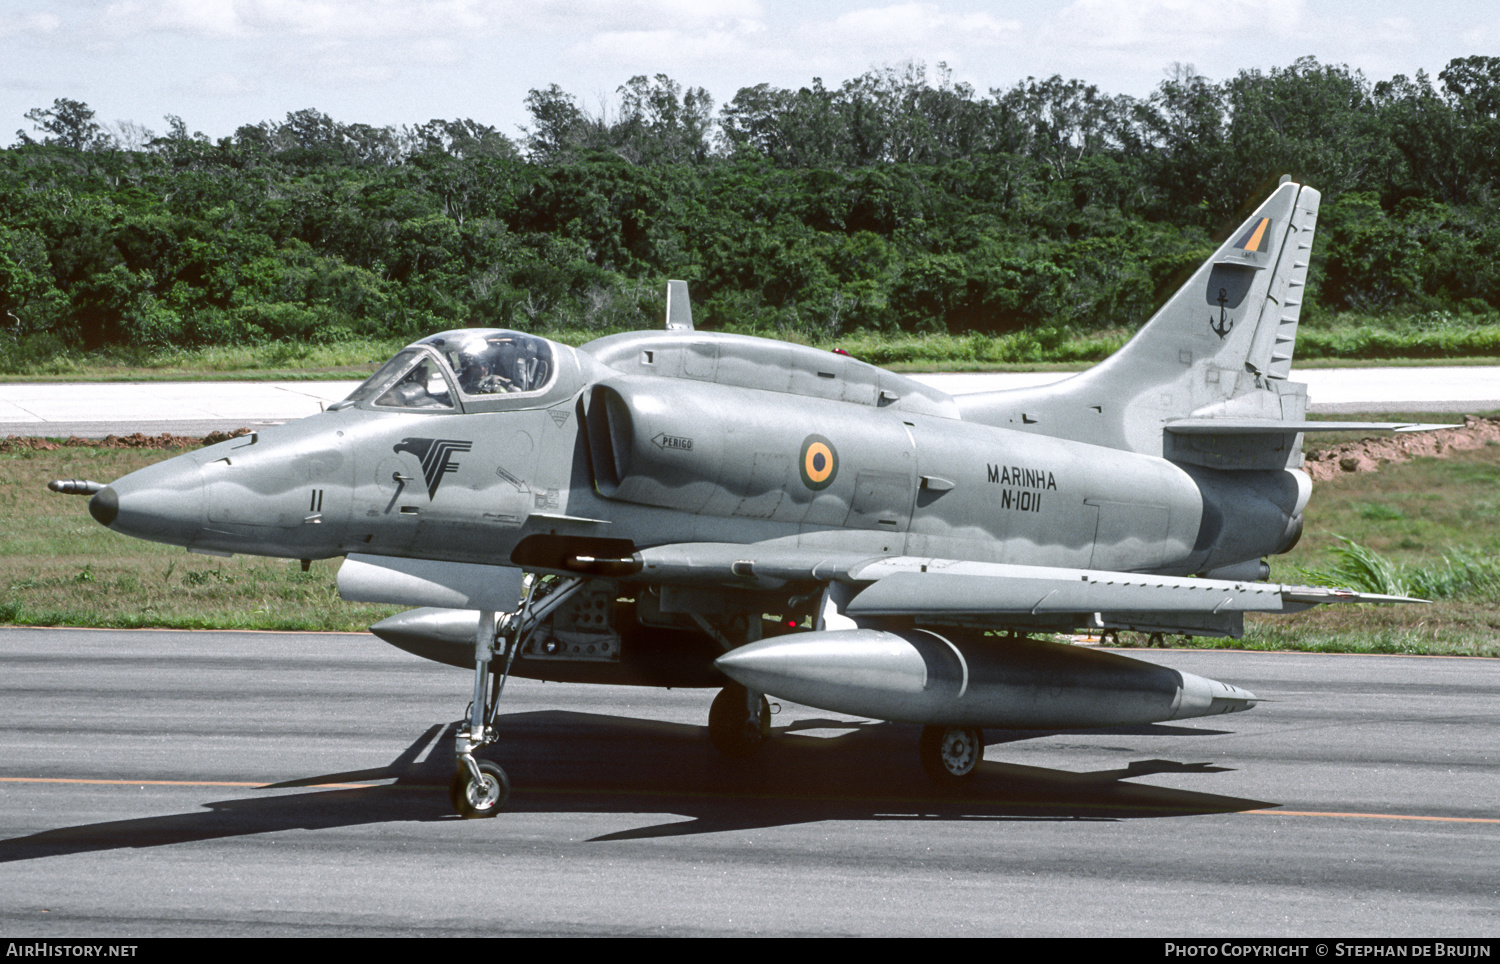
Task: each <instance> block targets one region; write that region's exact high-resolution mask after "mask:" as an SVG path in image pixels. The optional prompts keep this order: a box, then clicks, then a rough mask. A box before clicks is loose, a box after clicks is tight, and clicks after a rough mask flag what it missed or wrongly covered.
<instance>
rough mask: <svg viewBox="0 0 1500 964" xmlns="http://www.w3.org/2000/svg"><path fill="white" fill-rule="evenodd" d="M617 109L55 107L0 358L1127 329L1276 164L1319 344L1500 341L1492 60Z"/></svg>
mask: <svg viewBox="0 0 1500 964" xmlns="http://www.w3.org/2000/svg"><path fill="white" fill-rule="evenodd" d="M618 93H619V104H618V108H617V109H616V110H615V111H614V112H613V114H611V115H609V116H604V115H598V114H592V113H590V112H589V111H587V110H585V109H584V108H582V107H581V106H580V105H579V104H578V103H577V101H575V100H574V99H573V98H572V97H570V96H569V95H568V94H566V93H565V92H563V91H562V90H561V89H560V88H558V87H557V86H556V85H553V86H551V87H548V88H546V89H538V90H533V91H531V93H530V94H529V96H528V97H527V99H526V106H527V108H528V110H529V111H530V114H531V118H532V123H531V124H529V125H528V126H527V127H526V128H525V129H523V131H522V136H520V137H519V138H518V139H516V140H512V139H511V138H508V137H506V136H505V135H504V134H502V133H501V132H499V131H496V130H495V129H493V128H491V127H488V126H485V125H483V124H481V123H478V122H476V121H473V120H468V119H460V120H451V121H447V120H433V121H430V122H428V123H426V124H420V125H416V126H412V127H403V128H373V127H369V126H366V125H360V124H342V123H339V122H337V121H335V120H333V119H332V118H329V117H327V116H325V115H323V114H321V113H319V112H317V111H315V110H304V111H298V112H295V113H293V114H290V115H288V116H287V118H286V120H285V121H281V122H270V121H268V122H263V123H259V124H254V125H247V126H244V127H241V128H240V129H239V130H237V131H236V132H235V134H234V135H233V136H231V137H226V138H223V139H220V140H217V141H211V140H210V139H208V138H206V137H204V136H203V135H201V134H192V133H189V131H188V128H187V126H186V125H185V124H184V122H183V121H182V120H181V119H179V118H177V117H173V116H170V115H169V116H168V117H167V118H166V120H167V128H168V129H167V131H166V133H165V134H162V135H157V134H156V133H154V132H152V131H149V130H146V129H145V128H143V127H141V126H140V125H138V124H134V123H121V124H117V125H114V126H113V127H105V126H104V125H102V124H100V123H98V122H96V121H95V119H94V115H93V112H92V111H91V110H90V109H89V108H88V107H87V105H85V104H82V103H79V102H77V101H72V100H66V99H59V100H57V101H55V102H54V103H53V105H52V106H51V107H50V108H38V109H36V110H33V111H30V112H28V114H27V115H26V118H27V120H29V121H30V122H31V131H30V132H27V131H21V132H18V143H17V144H15V145H14V146H12V147H10V148H8V149H6V150H4V151H0V312H3V315H0V322H3V324H4V328H3V330H4V332H5V335H4V336H3V338H0V345H3V344H5V341H6V340H8V341H9V342H10V344H11V345H12V346H14V347H12V348H11V349H9V350H11V351H20V350H23V349H24V350H26V351H28V352H35V351H38V350H53V349H64V348H73V349H76V348H86V349H95V348H101V347H107V346H112V345H126V346H141V347H152V346H166V345H178V346H190V345H213V344H235V343H248V342H258V341H266V340H275V339H279V340H296V341H337V340H339V339H343V338H348V337H352V336H382V337H384V336H415V335H418V334H421V333H425V332H428V331H432V330H437V329H441V328H448V327H454V326H461V325H505V326H513V327H520V328H525V329H529V330H557V329H583V330H592V331H603V330H607V329H610V328H619V327H640V326H647V325H654V324H657V323H658V318H659V314H660V310H661V301H662V292H661V284H662V282H663V281H664V280H665V279H666V278H668V277H679V278H687V279H689V280H690V282H691V283H692V291H693V297H694V302H695V316H696V318H697V320H698V321H699V324H700V325H703V326H708V327H731V328H735V329H737V330H749V331H768V332H778V333H783V334H786V333H796V334H800V335H801V336H803V337H809V338H828V337H832V336H835V335H837V334H838V333H840V332H846V331H852V330H854V329H869V330H874V331H880V332H886V333H894V332H897V331H918V332H940V331H948V332H953V333H965V332H979V333H1001V332H1013V331H1017V330H1020V329H1029V330H1032V331H1036V332H1039V333H1042V335H1043V336H1044V337H1057V333H1059V332H1073V333H1077V332H1090V331H1101V330H1107V329H1119V328H1128V327H1130V326H1133V325H1136V324H1139V323H1140V322H1141V321H1143V320H1144V319H1145V318H1146V317H1147V316H1148V315H1149V313H1150V311H1151V310H1152V307H1153V305H1154V304H1155V303H1156V301H1157V299H1158V298H1159V297H1160V296H1161V295H1162V294H1164V293H1165V290H1166V289H1167V288H1168V287H1169V286H1170V285H1171V284H1172V282H1173V281H1174V279H1177V278H1180V277H1181V275H1182V274H1183V273H1184V272H1185V271H1186V270H1188V269H1190V268H1192V267H1193V266H1195V265H1196V264H1197V263H1198V262H1199V261H1200V260H1201V259H1202V258H1203V257H1205V256H1206V255H1207V253H1208V251H1209V250H1210V247H1211V244H1212V240H1211V239H1212V237H1213V236H1214V235H1215V232H1217V231H1220V230H1223V229H1225V228H1227V227H1228V226H1229V224H1230V222H1231V220H1232V219H1233V218H1234V217H1235V215H1236V213H1237V212H1239V211H1241V210H1242V209H1243V208H1244V207H1245V206H1246V205H1247V204H1253V203H1258V202H1259V200H1260V199H1261V198H1262V197H1263V196H1264V194H1265V193H1267V192H1268V191H1269V190H1270V189H1271V188H1272V187H1274V185H1275V183H1276V179H1277V177H1278V176H1279V175H1281V174H1283V173H1287V174H1291V175H1292V176H1293V177H1295V178H1298V179H1299V180H1303V181H1305V182H1306V183H1308V184H1311V185H1313V186H1315V187H1317V188H1319V189H1320V190H1321V191H1322V192H1323V196H1324V207H1323V213H1322V218H1321V222H1320V230H1319V240H1318V244H1317V247H1316V251H1315V256H1314V265H1313V272H1312V277H1311V283H1310V286H1309V287H1310V289H1311V291H1310V293H1309V299H1308V301H1309V305H1310V312H1311V313H1312V318H1311V319H1310V320H1311V321H1313V322H1314V324H1316V323H1318V322H1319V321H1320V320H1322V321H1326V320H1327V319H1329V318H1331V317H1332V316H1333V315H1335V314H1336V313H1340V312H1353V313H1359V314H1361V315H1366V316H1370V315H1373V316H1384V317H1387V318H1389V317H1397V316H1399V317H1405V318H1414V319H1417V320H1418V321H1417V322H1416V323H1419V324H1426V323H1428V322H1427V320H1430V319H1437V321H1435V322H1432V323H1434V324H1439V323H1440V324H1442V325H1446V326H1448V327H1450V328H1451V327H1454V326H1458V327H1465V326H1488V325H1493V324H1496V323H1500V315H1497V309H1500V267H1497V264H1500V218H1497V216H1496V215H1497V205H1500V190H1497V189H1500V58H1496V57H1469V58H1464V59H1460V60H1454V61H1452V62H1451V63H1450V64H1448V66H1447V67H1446V68H1445V69H1444V70H1443V71H1441V72H1440V73H1439V74H1438V76H1437V78H1436V80H1435V81H1434V80H1433V79H1431V78H1428V77H1427V76H1425V75H1423V74H1420V73H1419V74H1418V75H1417V76H1416V77H1415V78H1407V77H1403V76H1397V77H1394V78H1392V79H1390V80H1385V81H1380V82H1378V83H1372V82H1370V81H1368V80H1367V79H1366V78H1364V77H1363V75H1361V74H1360V73H1359V72H1357V71H1352V70H1350V69H1349V68H1347V67H1343V66H1335V65H1327V64H1320V63H1318V62H1317V61H1315V60H1313V59H1311V58H1304V59H1302V60H1298V61H1296V62H1295V63H1293V64H1291V65H1290V66H1287V67H1284V68H1276V69H1273V70H1270V71H1269V72H1259V71H1242V72H1241V73H1239V74H1238V75H1236V76H1235V77H1233V78H1231V79H1228V80H1225V81H1223V82H1219V83H1215V82H1211V81H1209V80H1207V79H1205V78H1203V77H1200V76H1197V75H1196V74H1195V73H1194V72H1193V71H1192V70H1191V68H1177V69H1176V70H1175V71H1174V73H1173V75H1172V76H1171V77H1170V78H1169V79H1167V80H1165V81H1163V82H1162V83H1161V84H1160V85H1159V86H1158V88H1157V89H1156V91H1155V92H1154V93H1152V94H1151V95H1150V96H1149V97H1146V98H1132V97H1127V96H1108V95H1106V94H1104V93H1102V92H1100V91H1099V90H1097V89H1096V88H1095V87H1093V86H1090V85H1088V84H1086V83H1084V82H1082V81H1077V80H1063V79H1062V78H1060V77H1053V78H1050V79H1047V80H1036V79H1027V80H1026V81H1024V82H1022V83H1019V84H1017V85H1015V86H1014V87H1012V88H1009V89H1006V90H994V91H991V92H990V93H989V94H988V95H987V96H980V95H978V94H977V93H976V91H974V90H973V89H972V88H970V87H968V86H967V85H964V84H956V83H954V82H953V81H952V79H951V77H950V76H949V74H948V72H947V71H946V69H944V68H942V67H941V66H940V67H939V69H938V71H937V72H936V76H935V77H929V76H928V73H927V71H926V70H925V69H924V68H923V67H922V66H920V65H915V64H912V65H907V66H906V67H905V68H900V69H885V70H877V71H872V72H870V73H868V74H865V75H863V76H861V77H857V78H854V79H852V80H849V81H846V82H845V83H843V84H842V85H840V86H838V87H837V88H827V87H824V86H823V84H822V83H821V82H820V81H814V82H813V84H812V85H811V86H809V87H806V88H802V89H800V90H795V91H794V90H786V89H779V88H775V87H771V86H769V85H765V84H762V85H759V86H756V87H749V88H745V89H742V90H740V91H739V92H738V93H737V94H736V95H735V96H734V98H733V99H731V100H730V101H729V102H728V103H725V104H723V105H722V106H718V107H716V105H715V102H714V100H713V98H712V97H711V96H710V95H709V94H708V92H706V91H704V90H702V89H701V88H687V89H684V88H683V87H682V86H681V85H679V84H678V83H676V82H675V81H673V80H671V79H670V78H667V77H665V76H662V75H658V76H657V77H655V78H646V77H636V78H632V79H631V80H630V81H629V82H628V83H626V84H625V85H624V86H622V87H621V88H620V90H619V92H618ZM1304 317H1307V316H1306V315H1305V316H1304ZM1049 333H1050V334H1049ZM0 350H6V349H0Z"/></svg>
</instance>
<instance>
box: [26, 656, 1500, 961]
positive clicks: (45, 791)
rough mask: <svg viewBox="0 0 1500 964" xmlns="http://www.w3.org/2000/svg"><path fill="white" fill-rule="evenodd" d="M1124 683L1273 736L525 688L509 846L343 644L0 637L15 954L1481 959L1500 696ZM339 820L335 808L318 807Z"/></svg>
mask: <svg viewBox="0 0 1500 964" xmlns="http://www.w3.org/2000/svg"><path fill="white" fill-rule="evenodd" d="M1133 655H1137V656H1143V657H1144V658H1148V659H1152V660H1157V661H1161V662H1165V663H1168V664H1170V665H1173V666H1176V667H1179V668H1181V669H1184V670H1187V671H1191V672H1195V673H1200V674H1203V675H1207V676H1210V677H1213V678H1216V679H1222V680H1225V681H1226V682H1232V683H1235V684H1238V685H1242V686H1246V687H1248V688H1249V689H1251V690H1253V691H1254V692H1255V693H1256V694H1257V695H1259V696H1261V697H1264V698H1267V699H1271V700H1275V702H1267V703H1264V704H1262V705H1261V706H1260V707H1258V708H1257V709H1255V710H1253V711H1251V712H1249V713H1243V714H1236V715H1232V716H1227V717H1220V718H1215V719H1213V720H1193V721H1188V723H1187V724H1185V725H1180V726H1152V727H1139V728H1131V729H1125V730H1108V731H1100V730H1094V731H1084V732H1074V733H1063V734H1045V733H1044V734H1021V733H1007V732H991V733H988V734H987V737H988V740H989V744H990V745H989V749H988V753H987V756H986V761H985V762H984V763H983V764H982V767H981V771H980V774H979V775H978V777H977V778H976V779H975V781H974V782H973V783H972V784H971V785H970V786H969V787H968V788H967V789H965V790H964V791H962V792H961V793H958V794H951V793H942V792H938V791H935V790H934V789H933V788H932V787H931V786H929V785H928V784H927V783H926V780H925V778H924V777H923V776H922V774H921V772H920V769H919V768H918V766H917V762H916V751H915V745H914V744H915V728H914V727H906V726H896V725H891V724H874V723H868V722H863V723H862V722H860V721H857V720H852V719H849V718H832V717H830V716H829V715H828V714H825V713H821V712H819V711H815V710H810V709H808V708H805V707H799V706H795V705H785V706H784V707H783V710H782V712H781V713H780V714H779V715H777V716H776V717H775V727H776V730H777V732H778V734H779V737H778V739H777V740H775V741H774V743H773V744H772V745H771V746H770V747H769V748H768V749H767V751H766V752H765V753H764V754H762V755H761V756H759V757H758V758H756V759H754V760H752V761H749V762H739V763H735V762H731V761H727V760H724V759H722V758H720V757H718V756H717V755H716V754H715V752H714V751H713V750H712V749H711V748H710V747H709V745H708V742H707V738H706V735H705V730H704V728H703V724H704V721H705V719H706V716H707V712H708V704H709V701H710V699H711V697H712V692H711V691H701V690H675V691H670V692H667V691H658V690H640V689H629V688H616V687H596V688H586V687H576V686H562V685H558V684H540V683H534V682H528V681H524V680H518V681H512V683H511V684H510V686H509V687H508V688H507V691H506V699H505V704H504V706H503V709H504V710H505V715H504V716H503V717H502V727H501V728H502V732H503V734H504V736H503V738H502V740H501V742H500V743H499V744H498V745H497V746H496V747H495V748H494V752H493V754H492V755H493V756H494V757H495V758H496V759H498V760H500V761H501V762H503V763H504V765H505V766H506V768H507V769H508V770H509V772H510V774H511V777H512V780H513V782H514V785H515V788H516V790H515V795H514V796H513V798H512V806H511V809H510V810H509V811H508V812H506V813H504V814H502V815H501V816H500V817H499V818H497V819H494V820H478V821H464V820H459V819H457V818H455V817H453V816H452V814H451V812H450V810H449V805H448V801H447V794H446V783H447V780H448V777H449V775H450V773H451V769H452V751H451V749H450V744H449V743H448V742H447V740H446V739H445V738H443V737H444V726H445V724H444V722H443V721H447V720H451V719H453V718H455V717H457V716H458V715H459V714H460V713H461V712H462V710H463V707H464V704H465V702H466V701H467V698H468V697H467V693H468V688H469V683H470V677H469V675H468V674H466V673H463V672H460V671H458V670H453V669H448V668H446V667H442V666H438V665H435V664H431V663H424V662H422V661H420V660H418V659H416V658H414V657H411V656H408V655H406V654H404V653H401V652H399V651H397V650H395V649H392V648H390V647H387V646H386V645H385V644H383V643H381V642H379V641H378V640H376V639H375V638H374V637H371V636H367V635H362V634H355V635H341V634H326V635H311V634H262V633H198V632H155V631H152V632H113V631H102V630H93V631H91V630H51V629H4V630H0V665H3V667H4V672H3V673H0V800H3V806H0V864H3V865H4V867H3V871H0V932H3V933H6V934H8V935H12V936H14V937H33V936H35V937H43V936H47V937H61V936H90V935H97V936H119V937H124V936H148V935H214V936H228V935H236V934H279V935H299V936H300V935H340V934H347V935H359V936H372V935H385V934H414V935H415V934H675V935H708V934H828V935H833V934H864V935H956V934H965V935H968V934H984V935H1004V934H1016V935H1047V934H1064V935H1067V934H1071V935H1099V936H1106V935H1108V936H1121V935H1137V936H1190V935H1203V936H1219V935H1224V936H1269V935H1292V936H1299V935H1300V936H1353V935H1362V936H1429V937H1430V936H1443V937H1462V936H1489V937H1493V936H1494V935H1496V934H1497V933H1500V867H1497V864H1496V859H1495V855H1496V854H1497V853H1500V770H1497V764H1500V702H1497V697H1500V661H1495V660H1474V659H1442V658H1400V657H1361V656H1320V655H1309V654H1250V653H1221V652H1201V651H1199V652H1194V651H1181V652H1170V651H1169V652H1164V653H1163V652H1152V653H1150V654H1142V653H1135V654H1133ZM327 784H335V785H334V786H327Z"/></svg>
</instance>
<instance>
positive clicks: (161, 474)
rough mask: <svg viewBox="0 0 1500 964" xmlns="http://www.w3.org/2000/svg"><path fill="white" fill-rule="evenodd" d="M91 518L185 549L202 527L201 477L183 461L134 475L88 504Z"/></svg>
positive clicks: (182, 458)
mask: <svg viewBox="0 0 1500 964" xmlns="http://www.w3.org/2000/svg"><path fill="white" fill-rule="evenodd" d="M89 514H90V515H92V516H93V517H94V518H95V519H97V520H98V521H99V522H100V524H102V525H106V526H109V527H110V528H111V529H113V530H115V531H116V532H123V533H125V534H126V535H132V536H136V537H137V538H140V539H150V540H152V541H153V542H165V543H169V544H171V545H178V546H185V545H187V544H188V543H189V542H191V541H192V540H193V539H194V538H196V537H197V536H198V534H199V532H200V530H201V529H202V527H203V477H202V470H201V469H200V468H199V466H198V463H197V462H195V461H193V460H192V459H190V458H187V457H186V456H179V457H178V458H175V459H168V460H167V461H165V462H159V463H157V464H156V465H151V466H147V467H146V468H144V469H141V470H139V471H136V472H132V473H130V474H129V475H127V476H125V477H124V478H122V479H116V480H115V481H114V482H112V483H110V484H109V485H107V486H105V487H104V488H103V489H100V490H99V491H98V492H97V493H95V495H94V497H93V498H92V499H90V500H89Z"/></svg>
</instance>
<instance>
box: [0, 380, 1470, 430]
mask: <svg viewBox="0 0 1500 964" xmlns="http://www.w3.org/2000/svg"><path fill="white" fill-rule="evenodd" d="M914 377H915V378H917V379H918V380H919V381H923V382H926V383H927V384H929V385H932V386H934V387H936V388H939V389H941V390H943V391H945V392H948V393H950V394H965V393H969V392H987V391H999V390H1001V389H1007V388H1023V387H1029V386H1032V385H1045V384H1047V383H1049V382H1054V381H1057V380H1059V379H1061V378H1066V377H1068V375H1067V373H1059V372H1010V373H952V374H937V375H916V376H914ZM1293 377H1294V378H1296V379H1297V380H1298V381H1302V382H1306V383H1307V386H1308V394H1309V397H1310V398H1311V399H1312V404H1311V409H1312V411H1313V412H1316V413H1347V412H1449V413H1462V412H1470V413H1472V412H1486V411H1493V410H1495V409H1500V367H1449V368H1310V369H1307V370H1305V371H1304V370H1299V371H1296V372H1294V373H1293ZM358 384H359V383H358V382H353V381H336V382H314V381H298V382H90V383H67V382H39V383H26V382H3V383H0V436H5V435H45V436H52V437H59V436H62V437H66V436H69V435H78V436H81V437H83V438H103V437H104V436H105V435H110V434H116V435H125V434H129V433H131V432H144V433H146V434H148V435H158V434H160V433H162V432H171V433H172V434H174V435H197V436H202V435H207V434H208V433H209V432H213V431H219V430H226V429H236V428H240V427H242V426H245V427H249V428H260V427H263V426H266V425H275V424H278V423H280V422H285V421H287V420H289V419H294V418H301V417H303V416H304V415H312V414H315V413H317V412H320V411H322V410H323V408H324V407H325V406H327V405H329V404H331V403H333V402H336V401H338V400H339V399H341V398H344V397H345V396H347V395H348V394H349V393H350V392H352V391H354V389H355V387H356V386H357V385H358Z"/></svg>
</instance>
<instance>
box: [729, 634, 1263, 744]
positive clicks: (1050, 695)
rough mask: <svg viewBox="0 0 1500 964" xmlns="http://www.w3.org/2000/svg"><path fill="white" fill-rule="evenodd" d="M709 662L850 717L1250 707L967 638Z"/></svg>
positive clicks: (1227, 689)
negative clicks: (850, 715) (847, 714)
mask: <svg viewBox="0 0 1500 964" xmlns="http://www.w3.org/2000/svg"><path fill="white" fill-rule="evenodd" d="M715 665H716V666H717V667H718V668H719V669H720V670H721V671H723V672H724V674H725V675H727V676H729V677H731V678H732V679H734V680H736V681H737V682H739V683H741V684H743V685H745V686H747V687H749V688H750V689H753V690H759V691H760V692H763V693H766V694H769V695H772V696H777V697H780V698H782V699H786V700H792V701H795V702H798V703H804V704H806V705H808V706H815V707H818V708H820V709H825V710H830V711H833V712H839V713H849V714H852V715H856V716H868V717H873V718H876V719H883V720H892V721H895V722H902V723H923V724H935V725H947V726H957V725H963V726H979V727H999V728H1006V729H1050V728H1054V727H1056V728H1060V729H1063V728H1082V727H1094V726H1131V725H1140V724H1145V723H1160V722H1164V721H1166V720H1180V719H1187V718H1190V717H1196V716H1213V715H1217V714H1220V713H1233V712H1238V711H1240V710H1247V709H1250V708H1251V707H1252V706H1254V705H1255V702H1256V698H1255V695H1254V694H1252V693H1250V692H1247V691H1246V690H1243V689H1240V688H1238V687H1235V686H1230V685H1228V684H1226V683H1220V682H1218V681H1216V680H1210V679H1205V678H1203V677H1201V676H1194V675H1193V674H1191V673H1182V672H1179V671H1177V670H1174V669H1170V668H1167V667H1164V666H1157V665H1156V664H1154V663H1148V662H1145V661H1143V660H1138V659H1130V658H1129V657H1125V656H1119V655H1117V654H1114V653H1104V652H1099V651H1097V650H1091V649H1084V648H1082V647H1077V646H1070V645H1065V644H1060V643H1050V642H1042V641H1039V640H1032V639H1022V640H1002V639H996V638H993V637H984V636H981V635H979V634H978V633H977V632H965V631H959V630H949V629H944V630H943V631H942V632H937V631H932V630H925V629H915V630H906V631H902V632H890V631H885V630H873V629H854V630H841V631H831V632H817V633H800V634H796V635H790V636H779V637H776V638H774V639H766V640H761V641H760V642H756V643H751V644H750V645H748V646H743V647H740V648H739V649H735V650H733V651H731V652H729V653H726V654H724V655H723V656H721V657H719V659H718V660H717V661H716V662H715Z"/></svg>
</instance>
